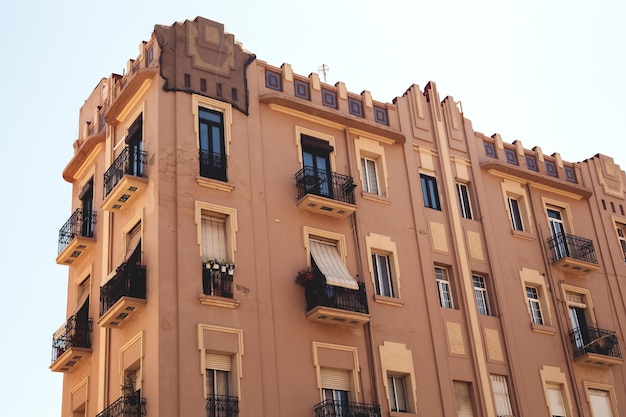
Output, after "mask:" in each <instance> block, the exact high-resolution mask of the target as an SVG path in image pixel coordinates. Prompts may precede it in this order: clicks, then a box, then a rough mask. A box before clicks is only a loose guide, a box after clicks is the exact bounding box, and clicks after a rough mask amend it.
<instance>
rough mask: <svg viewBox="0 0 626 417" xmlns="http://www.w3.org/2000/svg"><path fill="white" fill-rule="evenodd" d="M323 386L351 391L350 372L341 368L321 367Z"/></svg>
mask: <svg viewBox="0 0 626 417" xmlns="http://www.w3.org/2000/svg"><path fill="white" fill-rule="evenodd" d="M320 379H321V382H322V388H327V389H336V390H341V391H350V373H349V372H348V371H344V370H340V369H329V368H322V369H320Z"/></svg>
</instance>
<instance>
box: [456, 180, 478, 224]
mask: <svg viewBox="0 0 626 417" xmlns="http://www.w3.org/2000/svg"><path fill="white" fill-rule="evenodd" d="M456 195H457V198H458V200H459V209H460V211H461V217H463V218H464V219H468V220H473V219H474V215H473V212H472V199H471V198H470V191H469V185H468V184H466V183H463V182H457V183H456Z"/></svg>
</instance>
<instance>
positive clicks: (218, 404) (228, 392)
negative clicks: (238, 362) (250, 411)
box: [205, 352, 239, 417]
mask: <svg viewBox="0 0 626 417" xmlns="http://www.w3.org/2000/svg"><path fill="white" fill-rule="evenodd" d="M205 366H206V372H205V376H206V379H205V390H206V394H207V403H206V410H207V416H208V417H222V416H232V417H236V416H237V415H238V411H239V401H238V398H237V397H236V396H235V395H234V394H233V387H232V380H231V378H232V372H233V365H232V357H230V356H228V355H223V354H215V353H209V352H207V353H206V354H205Z"/></svg>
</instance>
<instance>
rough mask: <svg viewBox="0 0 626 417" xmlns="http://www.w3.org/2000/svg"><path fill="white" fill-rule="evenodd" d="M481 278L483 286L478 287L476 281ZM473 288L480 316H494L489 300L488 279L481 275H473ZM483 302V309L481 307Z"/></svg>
mask: <svg viewBox="0 0 626 417" xmlns="http://www.w3.org/2000/svg"><path fill="white" fill-rule="evenodd" d="M477 278H479V279H480V281H482V286H481V287H477V286H476V279H477ZM472 287H473V289H474V299H475V300H476V309H477V311H478V314H480V315H483V316H491V315H493V311H492V309H491V302H490V300H489V288H487V278H486V277H485V276H484V275H481V274H474V273H473V274H472ZM479 295H480V297H479ZM481 302H482V307H481Z"/></svg>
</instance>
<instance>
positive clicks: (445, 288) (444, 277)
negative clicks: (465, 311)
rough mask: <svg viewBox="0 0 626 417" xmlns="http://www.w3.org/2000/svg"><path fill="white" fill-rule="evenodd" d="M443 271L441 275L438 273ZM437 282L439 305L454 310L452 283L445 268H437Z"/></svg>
mask: <svg viewBox="0 0 626 417" xmlns="http://www.w3.org/2000/svg"><path fill="white" fill-rule="evenodd" d="M438 271H441V273H438ZM435 280H436V282H437V292H438V293H439V305H440V306H441V307H443V308H450V309H454V296H453V294H452V285H451V283H450V273H449V270H448V268H446V267H444V266H439V265H437V266H435Z"/></svg>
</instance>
